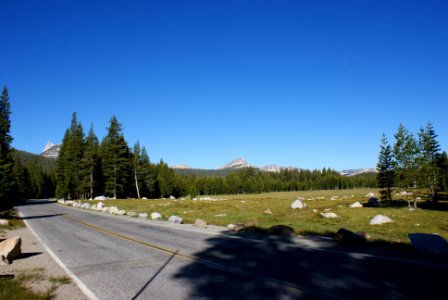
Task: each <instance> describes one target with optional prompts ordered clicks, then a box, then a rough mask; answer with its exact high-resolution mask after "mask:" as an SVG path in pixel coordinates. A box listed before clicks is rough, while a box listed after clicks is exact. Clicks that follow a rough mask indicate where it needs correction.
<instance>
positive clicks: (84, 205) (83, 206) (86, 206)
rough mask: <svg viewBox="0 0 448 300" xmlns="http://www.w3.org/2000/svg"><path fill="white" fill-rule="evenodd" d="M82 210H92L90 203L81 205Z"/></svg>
mask: <svg viewBox="0 0 448 300" xmlns="http://www.w3.org/2000/svg"><path fill="white" fill-rule="evenodd" d="M81 208H84V209H89V208H90V203H84V204H83V205H81Z"/></svg>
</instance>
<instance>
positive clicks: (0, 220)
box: [0, 219, 9, 226]
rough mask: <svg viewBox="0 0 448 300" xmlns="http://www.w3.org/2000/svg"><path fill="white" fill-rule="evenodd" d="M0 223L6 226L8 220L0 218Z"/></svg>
mask: <svg viewBox="0 0 448 300" xmlns="http://www.w3.org/2000/svg"><path fill="white" fill-rule="evenodd" d="M0 225H1V226H8V225H9V221H8V220H5V219H0Z"/></svg>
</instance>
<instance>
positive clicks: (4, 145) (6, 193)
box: [0, 86, 14, 207]
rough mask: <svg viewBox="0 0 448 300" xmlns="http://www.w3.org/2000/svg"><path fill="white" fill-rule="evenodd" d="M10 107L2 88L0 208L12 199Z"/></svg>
mask: <svg viewBox="0 0 448 300" xmlns="http://www.w3.org/2000/svg"><path fill="white" fill-rule="evenodd" d="M10 114H11V105H10V103H9V95H8V89H7V88H6V86H5V87H4V88H3V91H2V95H1V96H0V207H2V206H3V207H7V206H10V205H11V203H12V201H13V200H14V199H13V196H12V190H13V186H14V177H13V166H14V160H13V158H12V148H11V143H12V140H13V138H12V136H11V135H10V129H11V121H10V119H9V117H10Z"/></svg>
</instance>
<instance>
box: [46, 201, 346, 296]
mask: <svg viewBox="0 0 448 300" xmlns="http://www.w3.org/2000/svg"><path fill="white" fill-rule="evenodd" d="M50 211H51V212H52V213H54V214H57V212H55V211H53V210H51V209H50ZM61 217H64V218H66V219H68V220H71V221H73V222H76V223H79V224H82V225H84V226H86V227H89V228H92V229H94V230H96V231H99V232H103V233H106V234H108V235H111V236H115V237H119V238H122V239H125V240H128V241H131V242H134V243H137V244H141V245H144V246H147V247H149V248H153V249H156V250H159V251H161V252H166V253H169V254H172V255H174V256H178V257H182V258H185V259H188V260H193V261H195V262H198V263H200V264H203V265H206V266H209V267H213V268H215V269H218V270H222V271H227V272H231V273H234V274H238V275H243V276H251V277H252V278H258V279H259V280H262V281H268V282H271V283H274V284H277V285H281V286H283V287H286V288H289V289H293V290H295V291H296V293H297V292H299V293H300V294H303V292H304V291H306V292H308V293H309V294H310V295H314V296H319V297H324V298H326V299H341V298H339V297H335V296H334V295H331V294H328V293H325V292H321V291H318V290H315V289H310V288H306V287H301V286H299V285H296V284H294V283H290V282H286V281H282V280H277V279H274V278H271V277H266V276H263V275H259V274H255V273H252V272H248V271H244V270H241V269H239V268H234V267H230V266H228V265H222V264H219V263H215V262H211V261H208V260H204V259H201V258H198V257H195V256H192V255H189V254H183V253H180V252H179V250H171V249H168V248H165V247H162V246H158V245H155V244H152V243H148V242H146V241H142V240H139V239H135V238H133V237H130V236H126V235H123V234H120V233H117V232H114V231H111V230H109V229H106V228H103V227H100V226H96V225H93V224H90V223H87V222H84V221H82V220H81V219H78V218H74V217H71V216H67V215H65V214H63V215H61Z"/></svg>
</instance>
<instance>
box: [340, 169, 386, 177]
mask: <svg viewBox="0 0 448 300" xmlns="http://www.w3.org/2000/svg"><path fill="white" fill-rule="evenodd" d="M376 172H377V170H376V169H373V168H365V169H348V170H342V171H340V172H339V174H341V175H342V176H355V175H359V174H364V173H376Z"/></svg>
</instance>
